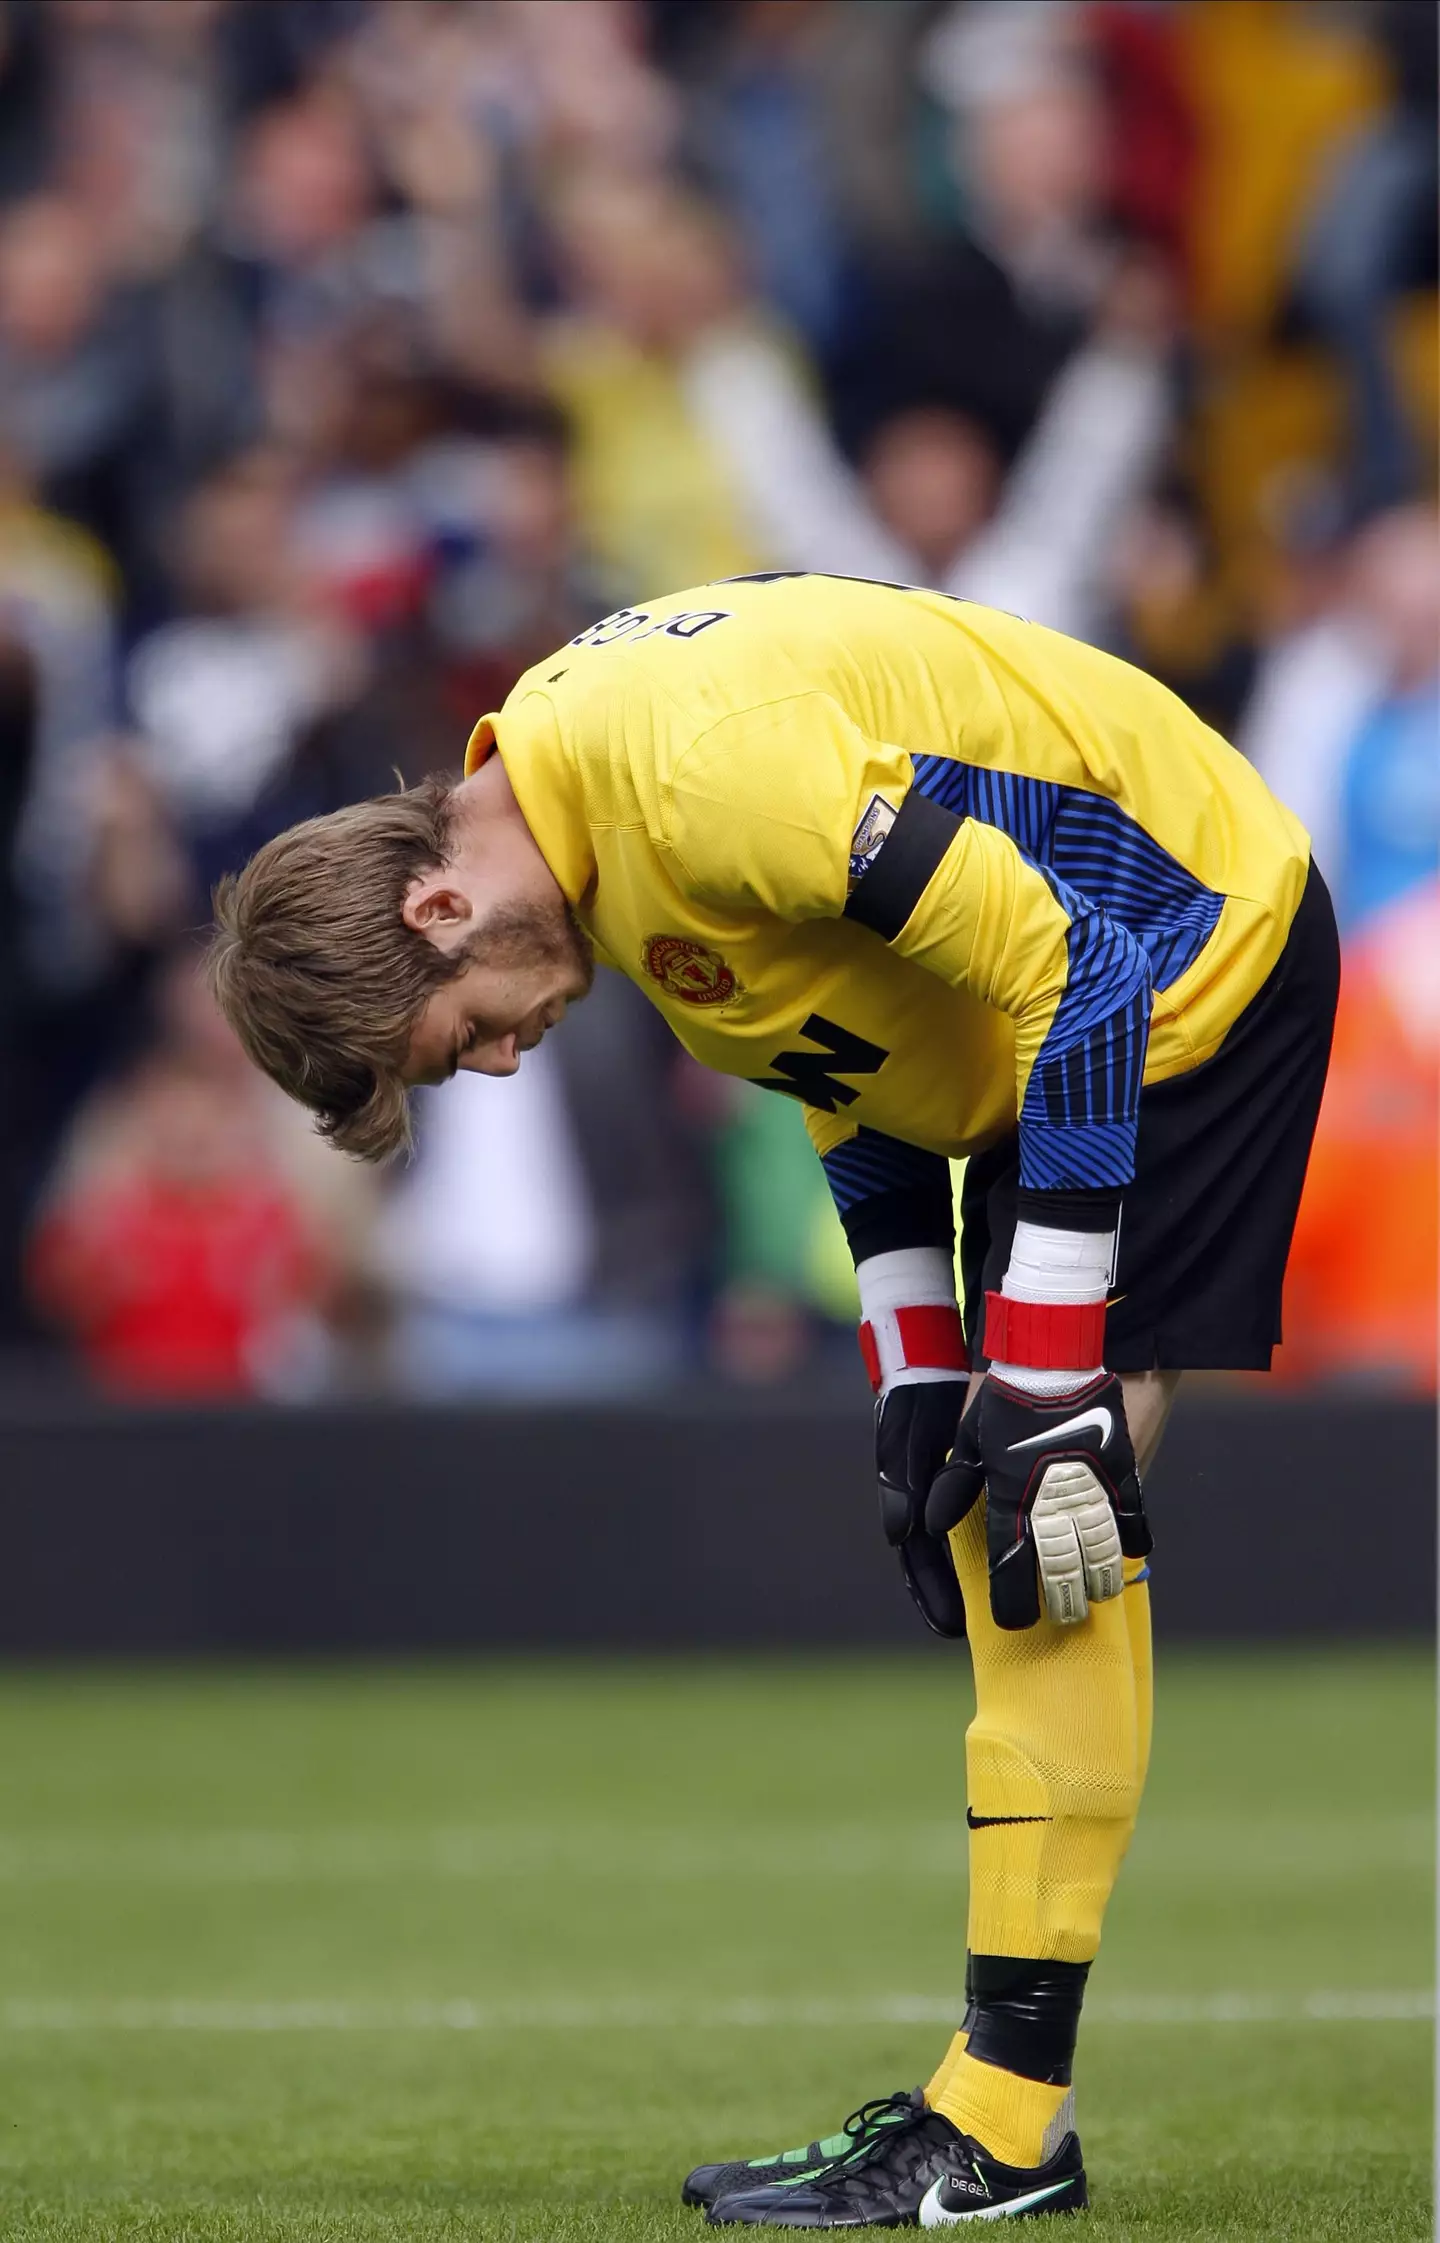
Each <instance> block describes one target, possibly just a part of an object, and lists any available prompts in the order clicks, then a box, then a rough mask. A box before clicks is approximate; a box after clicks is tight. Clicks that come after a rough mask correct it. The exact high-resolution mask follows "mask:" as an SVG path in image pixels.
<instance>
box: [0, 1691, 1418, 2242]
mask: <svg viewBox="0 0 1440 2243" xmlns="http://www.w3.org/2000/svg"><path fill="white" fill-rule="evenodd" d="M1432 1705H1433V1688H1432V1679H1431V1671H1430V1668H1429V1665H1428V1662H1427V1661H1425V1660H1424V1659H1423V1658H1421V1657H1420V1656H1419V1655H1406V1654H1400V1653H1375V1654H1372V1655H1365V1654H1359V1653H1355V1652H1350V1651H1336V1652H1333V1653H1325V1654H1324V1655H1323V1656H1314V1657H1305V1658H1297V1657H1285V1656H1280V1655H1278V1654H1277V1655H1274V1656H1267V1657H1249V1658H1245V1659H1241V1658H1236V1657H1218V1656H1217V1657H1210V1658H1206V1659H1203V1660H1202V1659H1198V1658H1191V1659H1181V1658H1178V1657H1176V1658H1171V1659H1169V1660H1165V1659H1164V1658H1163V1657H1162V1664H1161V1679H1160V1700H1159V1718H1158V1726H1157V1748H1156V1756H1155V1767H1154V1772H1153V1775H1152V1778H1151V1788H1150V1796H1149V1799H1148V1801H1147V1806H1146V1813H1145V1815H1144V1817H1143V1818H1142V1822H1141V1831H1140V1836H1139V1838H1138V1839H1137V1841H1136V1845H1135V1848H1134V1851H1133V1854H1132V1857H1131V1860H1130V1862H1129V1864H1128V1865H1127V1868H1126V1871H1125V1875H1124V1877H1123V1879H1122V1882H1121V1886H1120V1890H1119V1893H1118V1895H1117V1898H1116V1902H1115V1905H1114V1909H1113V1911H1112V1916H1111V1926H1110V1929H1109V1931H1108V1932H1107V1935H1106V1945H1105V1950H1104V1953H1103V1955H1102V1958H1101V1961H1100V1964H1099V1966H1098V1967H1097V1969H1096V1971H1095V1974H1094V1977H1093V1979H1092V1982H1091V1984H1092V2002H1091V2005H1090V2008H1089V2009H1088V2010H1087V2021H1086V2024H1085V2026H1084V2028H1083V2031H1082V2036H1081V2049H1080V2069H1079V2073H1078V2084H1079V2096H1080V2118H1081V2124H1082V2128H1083V2133H1084V2139H1085V2144H1086V2153H1087V2163H1088V2166H1089V2170H1090V2175H1091V2182H1092V2188H1093V2191H1094V2194H1095V2197H1096V2210H1095V2212H1094V2213H1093V2215H1092V2217H1091V2220H1090V2223H1089V2225H1088V2227H1087V2229H1086V2231H1085V2232H1086V2233H1087V2235H1094V2236H1095V2237H1096V2238H1097V2239H1098V2238H1101V2237H1103V2238H1106V2239H1109V2238H1120V2237H1134V2238H1136V2239H1139V2238H1149V2237H1157V2238H1158V2237H1165V2238H1179V2237H1185V2238H1197V2239H1198V2238H1202V2237H1204V2238H1216V2239H1217V2243H1218V2239H1221V2238H1223V2239H1224V2243H1240V2239H1244V2238H1252V2237H1253V2238H1256V2239H1257V2243H1258V2239H1262V2238H1263V2239H1264V2243H1286V2239H1289V2238H1295V2239H1297V2243H1298V2239H1299V2238H1304V2239H1305V2243H1324V2239H1328V2238H1341V2237H1345V2238H1349V2237H1355V2238H1360V2237H1365V2238H1367V2239H1370V2238H1378V2237H1382V2236H1383V2237H1386V2238H1392V2239H1395V2243H1399V2239H1402V2238H1410V2237H1416V2238H1418V2237H1420V2236H1423V2235H1428V2233H1429V2232H1430V2219H1429V2208H1428V2195H1429V2189H1428V2165H1429V2106H1430V2086H1429V2073H1430V2030H1431V2029H1430V2025H1429V2023H1428V1996H1427V1993H1426V1990H1427V1989H1428V1987H1429V1985H1430V1980H1431V1938H1430V1933H1431V1901H1430V1892H1431V1834H1432V1811H1431V1768H1432V1748H1431V1736H1430V1731H1431V1714H1432ZM967 1711H968V1683H967V1681H966V1679H965V1671H964V1662H963V1656H962V1657H959V1658H956V1657H954V1656H948V1655H945V1654H942V1653H940V1652H938V1651H937V1652H935V1653H934V1654H932V1655H930V1656H928V1657H917V1658H916V1659H915V1660H913V1661H872V1662H867V1663H858V1662H852V1663H847V1664H838V1663H836V1664H814V1665H800V1664H795V1665H784V1664H773V1663H772V1664H764V1665H761V1664H754V1665H721V1664H715V1663H709V1664H702V1663H699V1662H687V1663H679V1662H677V1663H674V1664H667V1665H663V1666H659V1665H657V1666H645V1667H639V1666H636V1667H613V1666H612V1667H603V1666H597V1667H591V1666H581V1665H575V1666H559V1665H549V1666H530V1665H523V1664H515V1665H507V1666H493V1667H487V1668H456V1669H448V1670H430V1671H424V1672H413V1671H364V1672H349V1671H322V1672H311V1673H303V1674H294V1673H287V1674H276V1673H261V1674H252V1675H241V1676H230V1675H217V1674H213V1673H210V1674H200V1673H195V1674H182V1673H169V1674H153V1675H152V1674H142V1675H135V1674H124V1675H115V1676H111V1675H101V1674H87V1675H83V1676H64V1675H45V1676H14V1675H12V1676H10V1677H9V1678H6V1679H4V1680H0V1768H3V1771H4V1775H3V1798H4V1813H3V1821H0V1911H3V1931H0V2119H3V2135H0V2140H3V2151H0V2235H3V2236H4V2237H5V2238H7V2239H8V2243H31V2239H34V2243H39V2239H40V2238H44V2239H46V2243H52V2239H53V2243H58V2239H60V2238H66V2239H69V2238H78V2237H86V2238H91V2237H104V2238H125V2239H130V2238H137V2239H138V2238H147V2239H148V2238H153V2239H155V2243H160V2239H162V2238H163V2239H165V2243H178V2239H180V2238H185V2239H187V2243H190V2239H194V2243H202V2239H203V2243H211V2239H215V2243H220V2239H224V2243H252V2239H258V2238H262V2237H263V2238H266V2239H270V2238H275V2239H280V2238H285V2239H289V2238H296V2239H304V2243H312V2239H314V2243H320V2239H322V2238H323V2239H327V2243H328V2239H330V2238H337V2239H349V2238H355V2239H357V2243H358V2239H364V2243H371V2239H374V2243H391V2239H398V2238H407V2239H408V2238H417V2239H422V2238H423V2239H426V2243H429V2239H432V2238H434V2239H439V2238H459V2237H466V2238H477V2239H482V2243H491V2239H499V2238H516V2239H525V2243H528V2239H530V2238H537V2239H539V2238H544V2239H546V2243H581V2239H585V2243H599V2239H601V2238H611V2237H614V2238H624V2239H627V2243H661V2239H669V2238H675V2239H679V2238H688V2239H689V2243H699V2238H700V2236H701V2235H702V2234H704V2233H706V2232H708V2231H707V2230H706V2229H705V2228H704V2227H703V2224H702V2223H701V2221H700V2219H699V2216H698V2215H696V2214H693V2213H686V2212H682V2211H681V2210H680V2208H679V2206H678V2203H677V2202H676V2191H677V2189H678V2185H679V2181H680V2178H681V2176H682V2174H683V2173H684V2171H685V2170H686V2168H687V2167H688V2166H689V2165H690V2164H691V2163H692V2162H693V2161H695V2160H696V2159H698V2158H700V2157H702V2156H715V2155H721V2154H726V2153H730V2152H736V2153H743V2154H754V2153H756V2152H759V2151H763V2150H767V2149H772V2148H776V2147H780V2146H782V2145H784V2144H786V2143H789V2142H791V2141H801V2140H806V2139H808V2138H809V2137H810V2135H811V2134H812V2133H815V2132H823V2131H825V2130H827V2129H829V2128H831V2127H833V2126H834V2125H835V2124H836V2123H837V2122H838V2120H839V2119H840V2118H841V2117H842V2116H843V2114H844V2113H845V2112H846V2111H847V2110H849V2109H850V2108H851V2107H852V2106H853V2105H854V2104H856V2103H858V2102H859V2101H860V2100H861V2099H862V2097H864V2096H867V2095H872V2094H878V2093H883V2092H886V2091H888V2090H889V2089H890V2088H892V2087H895V2086H898V2085H908V2084H909V2083H911V2082H912V2081H914V2080H916V2079H918V2078H922V2077H923V2076H924V2075H925V2074H926V2073H927V2072H928V2071H929V2069H930V2068H931V2065H932V2063H933V2062H934V2060H935V2058H936V2057H937V2056H938V2054H939V2053H940V2051H941V2049H942V2048H943V2047H944V2045H945V2043H946V2040H947V2038H948V2029H949V2022H950V2021H951V2020H952V2019H953V2017H954V2016H956V2015H958V2010H959V1999H958V1996H959V1988H960V1983H961V1975H962V1969H963V1948H964V1894H963V1880H964V1858H965V1833H964V1828H963V1820H962V1817H963V1804H964V1789H963V1782H962V1770H963V1743H962V1738H963V1730H964V1724H965V1720H966V1717H967ZM1037 2232H1038V2231H1037ZM1077 2232H1078V2231H1077Z"/></svg>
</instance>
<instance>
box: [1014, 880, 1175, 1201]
mask: <svg viewBox="0 0 1440 2243" xmlns="http://www.w3.org/2000/svg"><path fill="white" fill-rule="evenodd" d="M1045 879H1046V881H1047V884H1048V886H1049V888H1050V890H1051V892H1052V894H1053V895H1054V897H1055V900H1056V902H1057V903H1058V904H1059V905H1060V907H1061V909H1062V910H1063V911H1065V912H1067V913H1068V914H1069V918H1070V926H1069V929H1068V932H1067V934H1066V937H1065V947H1066V950H1067V952H1068V968H1067V973H1066V980H1065V988H1064V992H1063V994H1062V996H1061V999H1060V1002H1059V1004H1058V1005H1057V1006H1056V1008H1055V1017H1054V1019H1053V1020H1052V1021H1051V1023H1050V1027H1049V1029H1048V1031H1047V1033H1046V1037H1045V1041H1044V1043H1043V1044H1042V1045H1041V1046H1040V1051H1039V1055H1038V1057H1037V1058H1036V1061H1035V1064H1034V1066H1033V1068H1032V1069H1031V1071H1030V1080H1029V1082H1028V1083H1027V1084H1026V1086H1025V1097H1024V1101H1023V1103H1022V1105H1021V1108H1020V1182H1021V1185H1022V1186H1023V1188H1024V1189H1025V1190H1027V1191H1076V1190H1093V1189H1097V1188H1105V1187H1113V1186H1116V1185H1124V1184H1128V1183H1129V1181H1130V1179H1131V1177H1132V1176H1133V1175H1134V1173H1135V1134H1136V1129H1137V1126H1138V1124H1139V1119H1140V1085H1141V1082H1142V1081H1143V1079H1144V1074H1145V1047H1146V1044H1147V1042H1148V1041H1149V1035H1150V998H1151V977H1150V963H1149V960H1148V959H1147V957H1146V955H1145V953H1144V951H1143V950H1142V949H1141V948H1140V945H1139V943H1138V942H1136V940H1135V938H1134V936H1133V935H1131V934H1129V933H1128V932H1127V931H1126V929H1125V928H1124V927H1121V926H1117V924H1116V923H1115V921H1114V920H1113V919H1108V918H1107V917H1106V915H1105V913H1104V912H1103V911H1099V910H1097V909H1096V908H1095V906H1094V905H1093V904H1090V903H1088V902H1087V901H1086V899H1085V898H1084V897H1083V896H1080V895H1077V894H1076V892H1075V890H1074V889H1073V888H1067V887H1066V885H1065V883H1064V882H1063V881H1062V880H1057V879H1056V878H1055V876H1054V874H1053V873H1047V874H1046V875H1045Z"/></svg>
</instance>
